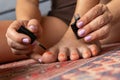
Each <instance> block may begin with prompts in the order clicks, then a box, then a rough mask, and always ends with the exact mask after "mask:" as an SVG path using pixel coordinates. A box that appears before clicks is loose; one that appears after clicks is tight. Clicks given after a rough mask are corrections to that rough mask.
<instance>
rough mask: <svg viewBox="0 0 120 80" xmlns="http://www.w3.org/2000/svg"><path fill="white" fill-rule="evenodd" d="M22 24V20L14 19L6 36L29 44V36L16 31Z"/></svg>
mask: <svg viewBox="0 0 120 80" xmlns="http://www.w3.org/2000/svg"><path fill="white" fill-rule="evenodd" d="M21 25H22V22H18V21H14V22H13V23H12V24H11V25H10V27H9V28H8V30H7V32H6V37H7V38H10V39H12V40H13V41H15V42H18V43H24V44H29V43H30V42H31V40H30V38H29V36H27V35H25V34H21V33H18V32H17V30H18V28H19V27H20V26H21Z"/></svg>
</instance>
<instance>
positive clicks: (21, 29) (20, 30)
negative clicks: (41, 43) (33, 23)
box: [18, 26, 37, 44]
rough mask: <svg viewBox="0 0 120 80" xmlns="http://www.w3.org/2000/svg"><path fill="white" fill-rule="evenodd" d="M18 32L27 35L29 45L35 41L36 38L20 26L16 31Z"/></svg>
mask: <svg viewBox="0 0 120 80" xmlns="http://www.w3.org/2000/svg"><path fill="white" fill-rule="evenodd" d="M18 32H19V33H23V34H26V35H28V36H29V37H30V38H31V44H32V43H33V42H34V41H35V40H36V39H37V37H36V36H35V35H34V34H33V33H32V32H31V31H29V30H28V29H26V28H25V27H24V26H21V27H20V28H19V29H18Z"/></svg>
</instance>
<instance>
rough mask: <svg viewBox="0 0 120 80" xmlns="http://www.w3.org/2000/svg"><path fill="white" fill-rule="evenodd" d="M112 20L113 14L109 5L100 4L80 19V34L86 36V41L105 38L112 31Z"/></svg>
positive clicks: (78, 25)
mask: <svg viewBox="0 0 120 80" xmlns="http://www.w3.org/2000/svg"><path fill="white" fill-rule="evenodd" d="M111 20H112V14H111V12H110V11H109V9H108V7H107V6H106V5H104V4H98V5H96V6H95V7H93V8H92V9H90V10H89V11H88V12H87V13H86V14H85V15H83V16H82V17H81V19H80V20H78V22H77V27H78V28H79V30H78V36H80V37H84V40H85V41H86V42H90V41H94V40H101V39H104V38H106V37H107V36H108V34H109V32H110V29H111Z"/></svg>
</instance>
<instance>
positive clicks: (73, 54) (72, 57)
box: [70, 48, 80, 60]
mask: <svg viewBox="0 0 120 80" xmlns="http://www.w3.org/2000/svg"><path fill="white" fill-rule="evenodd" d="M79 58H80V55H79V53H78V51H77V49H74V48H72V49H70V60H78V59H79Z"/></svg>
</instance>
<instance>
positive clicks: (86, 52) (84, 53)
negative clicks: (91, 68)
mask: <svg viewBox="0 0 120 80" xmlns="http://www.w3.org/2000/svg"><path fill="white" fill-rule="evenodd" d="M80 53H81V54H82V57H83V58H90V57H91V51H90V49H89V48H87V47H86V46H82V47H81V48H80Z"/></svg>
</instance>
